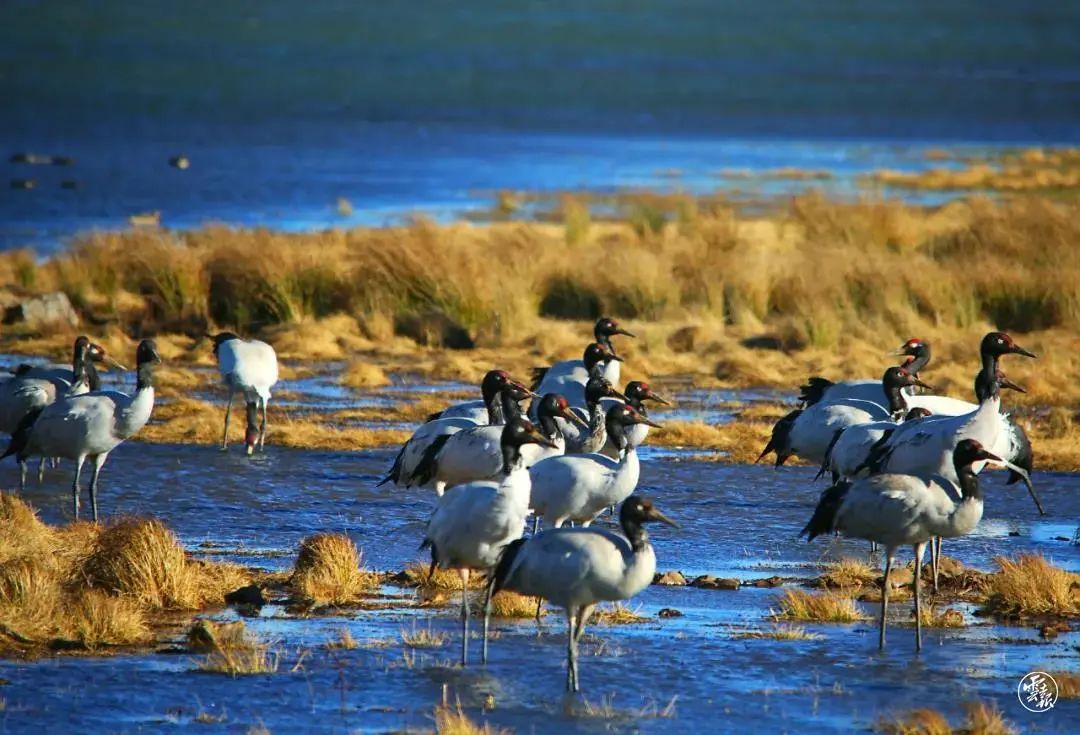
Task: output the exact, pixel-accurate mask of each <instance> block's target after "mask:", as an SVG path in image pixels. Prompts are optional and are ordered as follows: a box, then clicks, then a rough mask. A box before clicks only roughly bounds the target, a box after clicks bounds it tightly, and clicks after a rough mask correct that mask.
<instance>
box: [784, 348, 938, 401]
mask: <svg viewBox="0 0 1080 735" xmlns="http://www.w3.org/2000/svg"><path fill="white" fill-rule="evenodd" d="M892 354H894V355H900V356H905V360H904V362H902V363H901V364H900V365H899V367H902V368H904V369H905V370H907V371H908V372H909V373H911V374H912V375H914V376H915V377H918V376H919V373H920V372H921V371H922V370H923V369H925V368H926V366H927V364H929V362H930V343H929V342H927V341H926V340H922V339H919V338H917V337H912V338H911V339H909V340H908V341H907V342H905V343H904V344H902V345H900V348H899V349H898V350H896V351H895V352H893V353H892ZM908 392H909V393H910V391H908ZM845 400H859V401H870V402H871V403H879V404H881V405H882V406H886V405H888V404H887V400H888V399H887V398H886V396H885V394H884V393H883V392H882V390H881V381H880V380H842V381H839V382H835V383H834V382H833V381H831V380H829V379H828V378H821V377H812V378H809V379H808V380H807V381H806V385H803V386H801V387H800V388H799V401H800V403H802V404H803V408H809V407H810V406H813V405H814V404H816V403H834V402H837V401H845Z"/></svg>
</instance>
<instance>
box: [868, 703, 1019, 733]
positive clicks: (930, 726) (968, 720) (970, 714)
mask: <svg viewBox="0 0 1080 735" xmlns="http://www.w3.org/2000/svg"><path fill="white" fill-rule="evenodd" d="M965 709H966V713H965V718H964V722H963V723H962V724H960V725H958V726H956V727H954V726H953V725H951V724H950V723H949V720H948V719H947V718H946V717H945V715H943V714H941V713H940V712H938V711H937V710H932V709H916V710H912V711H911V712H908V713H907V714H904V715H901V716H898V717H893V718H891V719H886V718H882V719H881V720H879V721H878V722H877V724H876V725H875V726H874V730H875V731H877V732H880V733H885V735H1016V733H1017V732H1019V731H1018V730H1017V729H1016V728H1015V727H1014V726H1013V724H1012V723H1011V722H1009V721H1008V720H1006V719H1005V718H1004V716H1003V715H1002V714H1001V711H1000V710H998V709H997V707H996V706H995V705H992V704H990V705H988V704H985V703H983V702H968V703H967V705H965Z"/></svg>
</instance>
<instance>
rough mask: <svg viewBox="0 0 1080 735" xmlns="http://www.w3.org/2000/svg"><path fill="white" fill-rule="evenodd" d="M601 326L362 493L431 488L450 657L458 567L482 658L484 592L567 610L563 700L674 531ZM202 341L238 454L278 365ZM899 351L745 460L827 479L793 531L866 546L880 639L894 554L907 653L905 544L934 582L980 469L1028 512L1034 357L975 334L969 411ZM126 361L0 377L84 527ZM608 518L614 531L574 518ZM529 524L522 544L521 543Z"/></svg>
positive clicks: (268, 355)
mask: <svg viewBox="0 0 1080 735" xmlns="http://www.w3.org/2000/svg"><path fill="white" fill-rule="evenodd" d="M618 335H622V336H626V337H633V336H634V335H632V334H631V333H630V332H628V331H626V330H625V329H623V328H622V327H621V326H620V325H619V324H618V323H617V322H616V321H615V320H614V319H610V318H603V319H600V320H599V321H598V322H597V323H596V325H595V328H594V337H595V341H593V342H590V343H589V344H588V346H587V347H586V348H585V350H584V353H583V356H582V359H580V360H567V361H564V362H560V363H557V364H555V365H552V366H551V367H548V368H542V369H536V370H535V371H534V374H533V376H532V378H533V380H532V381H531V384H530V386H526V384H524V383H522V382H519V381H516V380H514V379H513V378H512V377H511V376H510V375H509V374H508V373H507V372H505V371H503V370H491V371H490V372H488V373H487V374H486V375H485V376H484V379H483V382H482V383H481V385H480V393H481V398H480V399H479V400H475V401H468V402H464V403H459V404H456V405H453V406H450V407H448V408H446V409H445V410H444V411H441V412H439V413H437V414H434V415H432V416H430V417H429V418H428V420H427V421H426V422H425V423H424V424H422V425H421V426H420V427H419V428H418V429H417V430H416V431H415V433H414V434H413V435H412V436H411V437H410V439H409V440H408V441H407V442H406V443H405V445H404V446H403V447H402V448H401V450H400V451H399V452H398V454H397V456H396V458H395V460H394V463H393V466H392V468H391V469H390V471H389V472H388V474H387V475H386V477H385V478H383V480H382V481H381V482H380V483H379V484H380V485H382V484H386V483H393V484H394V485H396V486H398V487H401V488H409V487H426V488H431V489H434V490H435V492H436V493H437V495H438V498H437V501H436V505H435V508H434V511H433V512H432V514H431V517H430V519H429V521H428V523H427V528H426V533H425V535H424V538H423V540H422V546H421V548H427V549H430V553H431V565H432V571H434V569H435V567H436V566H438V567H440V568H444V569H452V570H456V571H457V572H458V573H459V575H460V579H461V589H462V605H461V623H462V644H461V657H462V664H463V665H465V664H466V663H467V662H468V658H469V652H468V644H469V630H468V626H469V606H468V604H467V589H468V586H469V577H470V574H471V573H473V572H477V573H482V574H484V575H486V578H487V585H486V587H487V589H486V599H485V606H484V619H483V649H482V656H481V658H482V661H483V662H486V661H487V653H488V651H487V649H488V643H487V641H488V635H487V634H488V619H489V615H490V610H491V597H492V595H493V594H494V593H495V592H498V591H499V590H503V589H506V590H513V591H516V592H519V593H521V594H524V595H528V596H535V597H538V598H540V599H542V600H547V601H549V602H550V603H552V604H554V605H557V606H559V607H561V608H563V609H564V610H565V612H566V621H567V660H568V664H567V681H566V686H567V690H568V691H578V690H579V683H578V671H577V643H578V640H579V639H580V637H581V635H582V632H583V631H584V628H585V625H586V624H587V622H588V621H589V618H590V616H591V615H592V612H593V610H594V609H595V607H596V605H597V604H598V603H600V602H605V601H611V602H614V601H620V600H627V599H629V598H631V597H633V596H634V595H636V594H638V593H639V592H641V591H642V590H643V589H645V587H646V586H647V585H649V584H650V583H651V582H652V580H653V577H654V574H655V572H656V554H655V552H654V550H653V547H652V545H651V544H650V542H649V537H648V534H647V533H646V532H645V529H644V525H645V524H646V523H650V522H661V523H665V524H668V525H670V526H677V524H676V523H675V522H674V521H672V520H671V519H669V518H668V517H667V516H665V515H664V514H663V513H662V512H660V511H659V510H658V509H657V508H656V507H655V506H654V504H653V502H652V501H651V500H650V499H649V498H646V497H644V496H641V495H636V494H635V489H636V487H637V484H638V478H639V476H640V464H639V460H638V455H637V449H638V447H640V446H641V445H642V444H643V443H644V442H645V441H646V438H647V437H648V433H649V429H650V427H657V428H658V427H659V425H658V424H656V423H655V422H654V421H652V420H651V419H650V418H649V415H648V410H647V407H646V402H647V401H654V402H658V403H664V404H667V403H668V401H667V400H665V399H664V398H662V397H661V396H659V395H657V394H656V393H654V392H653V391H652V389H651V388H650V386H649V385H648V384H647V383H645V382H642V381H631V382H630V383H628V384H627V385H626V387H625V389H624V390H623V391H622V392H619V391H618V390H617V389H616V387H615V386H617V385H619V377H620V363H621V361H622V359H621V358H620V357H619V356H618V354H617V351H616V349H615V345H614V344H613V343H612V338H613V337H615V336H618ZM212 340H213V350H214V354H215V356H216V358H217V361H218V367H219V371H220V373H221V378H222V382H223V384H224V385H225V387H226V389H227V391H228V396H229V398H228V408H227V409H226V414H225V427H224V435H223V437H222V443H221V446H222V449H225V448H226V447H227V443H228V435H229V419H230V415H231V412H232V403H233V398H234V396H235V394H236V393H242V394H243V396H244V404H245V408H246V428H245V432H244V444H245V450H246V452H247V453H248V454H251V453H253V452H254V451H255V449H256V448H260V449H261V448H262V447H263V444H264V442H265V437H266V432H267V419H266V407H267V403H268V401H269V400H270V397H271V394H270V391H271V389H272V388H273V386H274V385H275V384H276V383H277V380H278V364H277V357H276V355H275V353H274V350H273V348H272V347H271V346H270V345H268V344H266V343H264V342H260V341H258V340H245V339H241V338H240V337H239V336H237V335H236V334H233V333H231V332H223V333H221V334H218V335H216V336H214V337H213V338H212ZM899 354H902V355H903V356H904V362H903V363H902V364H901V365H899V366H893V367H890V368H888V369H887V370H886V371H885V373H884V375H883V377H882V379H881V380H861V381H846V382H840V383H833V382H831V381H828V380H825V379H823V378H811V379H810V381H809V382H808V384H807V385H805V386H803V388H802V392H801V394H800V401H801V404H802V407H801V408H799V409H797V410H795V411H792V412H791V413H789V414H788V415H787V416H785V417H784V418H782V419H781V420H780V421H778V422H777V424H776V426H775V427H774V430H773V434H772V438H771V439H770V441H769V443H768V445H767V446H766V447H765V450H764V451H763V452H762V454H761V457H759V461H760V459H762V458H764V457H765V456H766V455H768V454H769V453H770V452H775V454H776V464H777V466H779V465H781V464H783V463H784V462H785V461H786V460H787V459H788V458H790V457H792V456H798V457H800V458H802V459H804V460H807V461H809V462H812V463H815V464H820V466H821V473H819V476H820V475H821V474H825V473H831V475H832V484H831V485H830V486H829V487H828V488H827V489H826V490H825V491H824V492H823V493H822V495H821V498H820V501H819V503H818V505H817V507H816V509H815V510H814V513H813V516H812V518H811V519H810V521H809V522H808V523H807V524H806V527H805V528H804V529H803V534H805V535H808V536H809V538H810V539H811V540H812V539H813V538H814V537H815V536H818V535H821V534H826V533H839V534H843V535H845V536H849V537H854V538H860V539H866V540H869V541H871V543H872V544H875V545H877V544H880V545H882V546H883V547H884V549H885V576H884V578H883V580H882V590H883V594H882V604H881V622H880V640H879V645H880V646H881V647H884V645H885V617H886V612H887V606H888V594H887V590H888V579H889V573H890V571H891V569H892V567H893V565H894V563H895V555H896V552H897V550H898V548H899V547H901V546H912V547H913V549H914V555H915V562H916V574H915V581H914V587H915V607H916V621H917V625H916V649H919V648H921V634H922V631H921V619H920V615H919V614H918V613H919V611H920V605H921V599H920V573H921V569H922V559H923V553H924V550H925V548H926V546H927V544H929V545H930V548H931V564H932V566H933V579H934V587H935V590H936V588H937V562H938V558H939V554H940V539H942V538H953V537H957V536H962V535H964V534H967V533H969V532H970V531H971V530H972V529H973V528H974V527H975V525H976V524H977V523H978V521H979V519H980V518H981V517H982V513H983V496H982V493H981V491H980V488H979V480H978V473H979V472H980V471H981V470H982V469H983V468H984V467H986V466H1001V467H1004V468H1007V469H1008V470H1009V471H1010V482H1014V481H1017V480H1023V481H1024V482H1025V483H1026V484H1027V487H1028V490H1029V491H1030V493H1031V495H1032V498H1033V499H1034V500H1035V502H1036V505H1037V506H1038V507H1039V511H1040V512H1042V507H1041V505H1039V500H1038V497H1037V495H1036V494H1035V490H1034V487H1033V486H1032V485H1031V480H1030V476H1029V472H1030V470H1031V456H1032V455H1031V446H1030V443H1029V442H1028V439H1027V437H1026V435H1025V434H1024V431H1023V429H1022V428H1021V427H1020V426H1019V425H1018V424H1016V423H1015V422H1013V421H1012V420H1010V418H1009V417H1008V415H1007V414H1004V413H1002V411H1001V393H1000V390H1001V389H1002V388H1009V389H1013V390H1020V388H1019V386H1017V385H1015V384H1013V383H1011V382H1010V381H1009V380H1008V379H1007V378H1006V377H1005V375H1004V374H1003V373H1002V371H1001V369H1000V365H999V361H1000V359H1001V357H1002V356H1004V355H1008V354H1019V355H1026V356H1028V357H1034V355H1032V354H1031V353H1030V352H1028V351H1026V350H1024V349H1022V348H1021V347H1019V346H1018V345H1016V344H1015V342H1013V340H1012V339H1011V338H1010V337H1009V336H1008V335H1007V334H1004V333H1001V332H992V333H990V334H987V335H986V337H985V338H984V339H983V340H982V343H981V346H980V357H981V369H980V370H979V372H978V374H977V376H976V378H975V395H976V399H977V403H968V402H966V401H961V400H957V399H954V398H948V397H944V396H936V395H928V394H926V393H921V394H920V393H917V392H916V389H917V388H922V389H923V390H924V391H925V390H928V389H929V386H927V385H926V384H925V383H924V382H923V381H922V380H921V379H920V377H919V373H920V372H921V371H923V370H924V369H925V368H926V366H927V364H928V362H929V359H930V346H929V344H927V343H926V342H924V341H921V340H917V339H912V340H909V341H908V342H907V343H905V344H904V345H903V346H902V347H901V349H900V351H899ZM135 360H136V384H135V391H134V392H133V393H131V394H126V393H123V392H120V391H113V390H102V389H101V384H100V379H99V377H98V374H97V370H96V367H95V364H96V363H107V364H111V365H112V366H114V367H117V368H119V369H123V366H122V365H120V364H119V363H117V362H115V361H114V360H113V359H112V358H111V357H110V356H108V355H106V353H105V350H104V349H103V348H101V347H100V346H99V345H96V344H94V343H92V342H91V341H90V340H89V339H88V338H86V337H82V336H81V337H79V338H78V339H77V340H76V341H75V345H74V354H73V357H72V364H71V367H70V368H67V367H66V366H45V367H31V366H28V365H22V366H19V367H18V368H16V369H15V370H14V371H13V375H12V376H11V377H10V378H8V379H7V380H5V381H3V382H2V383H0V431H3V432H6V433H9V434H11V435H12V439H11V442H10V445H9V447H8V448H7V451H6V452H5V454H4V455H3V456H4V457H6V456H9V455H11V454H14V455H16V457H17V459H18V462H19V464H20V469H21V473H20V488H21V489H23V488H25V482H26V472H27V462H28V460H29V459H30V458H31V457H39V458H41V459H40V465H39V470H38V472H39V479H40V477H41V474H42V473H43V472H44V470H45V463H46V459H47V458H52V459H53V460H54V462H55V460H56V459H57V458H66V459H72V460H74V461H75V467H76V469H75V479H74V482H73V485H72V494H73V501H74V514H75V517H76V518H78V516H79V496H80V474H81V470H82V466H83V464H84V463H85V461H86V460H87V459H90V460H91V461H92V463H93V475H92V477H91V481H90V502H91V506H92V509H93V517H94V520H95V521H96V520H97V519H98V512H97V484H98V476H99V474H100V471H101V468H102V466H103V465H104V463H105V461H106V459H107V458H108V456H109V453H110V452H111V451H112V450H113V449H115V448H116V446H118V445H119V444H120V443H121V442H123V441H124V440H126V439H128V438H130V437H131V436H133V435H134V434H135V433H136V432H138V431H139V430H140V429H141V428H142V427H143V426H144V425H145V424H146V422H147V421H148V420H149V418H150V415H151V411H152V409H153V404H154V388H153V367H154V365H156V364H158V363H160V358H159V357H158V354H157V351H156V349H155V345H154V342H153V340H149V339H148V340H143V341H142V342H141V343H140V344H139V345H138V348H137V350H136V354H135ZM526 401H528V404H527V405H526ZM260 411H261V414H262V417H261V420H260V418H259V413H260ZM619 506H621V507H619ZM616 507H619V510H618V524H619V526H620V528H621V531H622V533H621V534H619V533H615V532H613V531H611V530H607V529H601V528H596V527H593V526H592V525H591V524H592V523H593V521H595V520H596V519H597V518H598V517H599V516H600V515H601V514H603V513H604V512H605V511H606V510H608V509H612V510H614V509H615V508H616ZM530 515H531V516H532V517H533V522H532V528H531V533H529V534H528V535H525V533H526V530H527V528H528V524H527V520H528V518H529V517H530ZM541 522H542V523H543V525H544V529H543V530H541V529H540V524H541ZM568 523H569V524H571V525H570V526H568V525H567V524H568ZM935 540H936V542H935Z"/></svg>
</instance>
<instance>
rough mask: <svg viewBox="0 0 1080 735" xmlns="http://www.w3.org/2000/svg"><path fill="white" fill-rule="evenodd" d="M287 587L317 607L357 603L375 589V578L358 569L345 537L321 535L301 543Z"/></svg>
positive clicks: (357, 558)
mask: <svg viewBox="0 0 1080 735" xmlns="http://www.w3.org/2000/svg"><path fill="white" fill-rule="evenodd" d="M289 584H290V585H291V586H292V587H293V589H295V590H296V592H297V593H298V594H300V595H302V596H304V597H307V598H310V599H313V600H315V601H316V602H317V603H320V604H330V605H347V604H350V603H355V602H357V601H358V600H359V599H360V598H361V597H362V596H363V594H364V593H365V592H370V591H371V590H372V589H374V588H375V587H376V586H377V585H378V578H377V576H376V575H373V574H370V573H367V572H364V571H363V570H362V569H361V555H360V551H359V550H358V549H357V548H356V545H355V544H354V543H353V542H352V539H350V538H349V537H348V536H346V535H344V534H340V533H320V534H316V535H314V536H308V537H307V538H306V539H304V540H303V541H302V542H301V543H300V553H299V554H298V555H297V557H296V565H295V566H294V567H293V574H292V577H291V579H290V580H289Z"/></svg>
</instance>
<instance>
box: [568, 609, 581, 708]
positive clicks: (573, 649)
mask: <svg viewBox="0 0 1080 735" xmlns="http://www.w3.org/2000/svg"><path fill="white" fill-rule="evenodd" d="M575 617H576V615H575V614H574V612H573V611H572V610H567V611H566V691H567V692H576V691H577V690H578V689H577V640H576V639H575V638H574V628H575V626H574V618H575Z"/></svg>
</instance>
